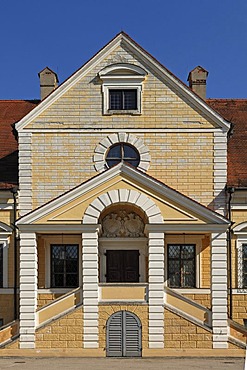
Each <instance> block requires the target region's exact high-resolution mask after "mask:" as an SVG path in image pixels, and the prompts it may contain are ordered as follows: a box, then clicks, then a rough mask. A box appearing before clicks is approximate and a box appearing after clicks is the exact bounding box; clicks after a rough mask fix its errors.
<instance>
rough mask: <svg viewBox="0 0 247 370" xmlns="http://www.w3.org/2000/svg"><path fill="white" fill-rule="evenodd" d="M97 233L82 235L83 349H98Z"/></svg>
mask: <svg viewBox="0 0 247 370" xmlns="http://www.w3.org/2000/svg"><path fill="white" fill-rule="evenodd" d="M98 268H99V266H98V231H94V232H92V231H90V232H84V233H83V234H82V275H83V276H82V281H83V311H84V320H83V321H84V337H83V338H84V341H83V346H84V348H98V347H99V334H98V322H99V314H98V301H99V299H98V282H99V277H98V275H99V272H98Z"/></svg>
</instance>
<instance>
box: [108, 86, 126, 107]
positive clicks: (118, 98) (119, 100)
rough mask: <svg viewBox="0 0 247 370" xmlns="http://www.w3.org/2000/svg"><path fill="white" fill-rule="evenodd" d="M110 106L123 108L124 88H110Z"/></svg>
mask: <svg viewBox="0 0 247 370" xmlns="http://www.w3.org/2000/svg"><path fill="white" fill-rule="evenodd" d="M109 94H110V107H109V109H112V110H121V109H123V94H122V90H110V91H109Z"/></svg>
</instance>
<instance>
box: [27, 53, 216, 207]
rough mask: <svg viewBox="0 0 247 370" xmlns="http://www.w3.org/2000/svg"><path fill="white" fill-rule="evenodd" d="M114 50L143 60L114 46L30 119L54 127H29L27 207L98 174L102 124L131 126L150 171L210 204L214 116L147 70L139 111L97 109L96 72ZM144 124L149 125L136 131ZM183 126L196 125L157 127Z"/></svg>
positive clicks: (103, 134) (99, 102)
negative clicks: (120, 112)
mask: <svg viewBox="0 0 247 370" xmlns="http://www.w3.org/2000/svg"><path fill="white" fill-rule="evenodd" d="M116 54H118V57H119V55H120V56H122V57H123V58H125V60H126V62H129V63H134V64H136V65H141V64H140V62H139V61H138V60H136V59H134V58H133V56H132V55H130V54H129V53H128V52H127V51H126V50H124V49H121V48H120V47H119V48H118V50H116V51H114V53H112V54H111V55H110V56H109V57H107V58H106V59H104V60H103V61H101V63H99V65H98V66H97V67H95V68H93V69H92V70H90V72H88V74H87V75H85V76H84V77H83V78H82V79H81V80H80V81H79V82H77V84H76V85H74V86H73V87H71V88H70V90H68V91H67V92H66V93H65V94H64V95H63V96H62V97H60V98H59V99H58V101H56V102H54V103H53V104H52V105H51V106H50V107H49V108H48V109H47V110H46V111H45V112H43V113H42V114H41V115H39V117H37V118H36V119H35V120H34V122H32V123H30V124H29V125H28V127H27V128H28V129H30V128H35V129H43V128H46V129H47V128H50V129H54V130H55V131H54V132H50V133H47V132H46V133H44V132H43V133H42V132H38V130H36V131H35V133H33V134H32V181H33V185H32V188H33V208H36V207H37V206H40V205H42V204H43V203H45V202H47V201H48V200H50V199H53V198H54V197H56V196H58V195H60V194H61V193H63V192H65V191H67V190H69V189H71V188H72V187H74V186H76V185H78V184H80V183H81V182H83V181H85V180H87V179H89V178H91V177H92V176H94V175H96V174H97V172H96V171H95V169H94V166H93V154H94V150H95V148H96V146H97V144H98V143H99V142H100V141H101V140H102V139H103V138H105V137H106V136H107V135H108V133H109V131H108V133H107V131H106V132H104V129H116V132H117V131H118V129H120V128H123V129H125V130H126V132H128V127H131V129H134V130H135V129H136V132H133V135H136V136H137V137H139V138H141V139H142V140H143V142H144V143H145V144H146V145H147V147H148V148H149V150H150V155H151V164H150V168H149V170H148V173H149V174H150V175H151V176H154V177H156V178H157V179H159V180H161V181H164V182H165V183H166V184H167V185H170V186H171V187H174V188H175V189H177V190H178V191H181V192H182V193H184V194H186V195H188V196H190V197H192V198H193V199H195V200H197V201H199V202H201V203H203V204H205V205H208V204H210V203H211V202H212V200H213V164H214V160H213V150H212V149H213V133H212V132H209V131H208V132H205V131H207V129H212V128H214V126H213V124H212V123H211V122H208V121H207V120H206V119H205V118H204V117H203V116H202V115H201V114H199V113H198V112H197V111H196V110H195V108H194V107H192V106H190V104H191V103H189V102H188V101H187V102H185V101H184V100H182V98H181V97H180V96H178V94H177V93H176V92H175V91H172V90H171V88H169V87H168V86H166V85H165V84H164V82H163V81H161V79H160V78H158V77H157V76H155V75H154V74H153V73H152V72H151V71H148V76H147V77H146V80H145V81H144V83H143V93H142V114H141V115H134V116H133V115H116V114H114V115H110V116H109V115H102V92H101V83H99V81H98V80H97V78H96V76H97V74H98V72H99V71H100V70H101V69H102V68H104V67H105V66H107V65H108V64H109V63H114V62H116V60H115V59H116ZM144 68H147V67H146V66H144ZM143 128H144V129H146V130H149V131H148V132H143V131H142V132H140V131H139V132H138V129H143ZM181 128H182V129H197V130H199V132H189V133H188V132H183V134H181V132H161V131H160V130H162V129H181ZM56 129H57V131H56ZM67 129H75V130H78V129H83V130H84V132H80V131H76V132H69V131H68V130H67ZM151 129H155V130H156V131H155V132H151V131H150V130H151ZM200 130H203V132H200ZM58 131H60V132H58ZM85 131H87V132H85ZM41 151H42V156H41V155H40V152H41ZM171 153H172V155H171ZM41 157H42V158H41Z"/></svg>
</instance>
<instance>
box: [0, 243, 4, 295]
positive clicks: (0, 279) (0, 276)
mask: <svg viewBox="0 0 247 370" xmlns="http://www.w3.org/2000/svg"><path fill="white" fill-rule="evenodd" d="M2 287H3V244H0V288H2Z"/></svg>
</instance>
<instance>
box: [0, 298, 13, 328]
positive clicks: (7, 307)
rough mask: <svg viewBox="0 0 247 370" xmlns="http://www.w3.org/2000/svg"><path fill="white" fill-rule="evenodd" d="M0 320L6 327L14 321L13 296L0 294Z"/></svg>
mask: <svg viewBox="0 0 247 370" xmlns="http://www.w3.org/2000/svg"><path fill="white" fill-rule="evenodd" d="M0 318H1V319H3V324H4V325H6V324H8V323H9V322H11V321H13V320H14V295H13V294H0Z"/></svg>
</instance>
